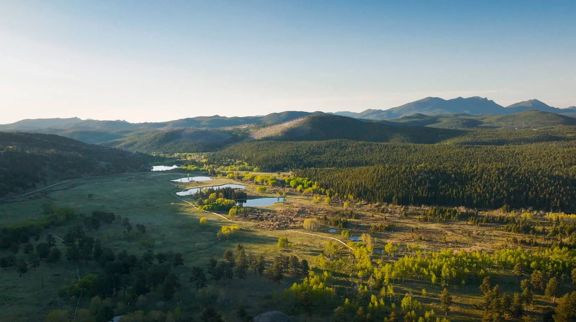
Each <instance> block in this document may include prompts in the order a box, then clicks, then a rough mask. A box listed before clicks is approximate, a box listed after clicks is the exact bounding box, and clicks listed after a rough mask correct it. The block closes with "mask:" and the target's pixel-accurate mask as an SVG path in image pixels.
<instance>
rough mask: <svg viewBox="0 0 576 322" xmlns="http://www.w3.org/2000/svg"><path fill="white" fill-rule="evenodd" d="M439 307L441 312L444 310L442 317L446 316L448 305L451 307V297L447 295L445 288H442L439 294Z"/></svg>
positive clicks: (448, 309) (448, 310)
mask: <svg viewBox="0 0 576 322" xmlns="http://www.w3.org/2000/svg"><path fill="white" fill-rule="evenodd" d="M440 305H441V306H442V310H444V315H446V316H448V312H450V305H452V296H451V295H450V293H448V289H447V288H444V289H443V290H442V293H440Z"/></svg>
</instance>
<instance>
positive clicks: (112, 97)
mask: <svg viewBox="0 0 576 322" xmlns="http://www.w3.org/2000/svg"><path fill="white" fill-rule="evenodd" d="M575 21H576V2H574V1H567V0H557V1H541V0H527V1H506V2H502V1H481V2H468V1H456V0H438V1H417V0H414V1H402V2H400V1H394V2H392V1H386V2H384V1H355V2H348V1H257V0H255V1H246V2H235V1H220V0H216V1H173V2H170V4H169V5H165V4H161V3H157V2H154V1H98V2H69V1H51V2H44V1H27V2H5V3H0V86H1V87H0V88H2V90H3V91H2V94H1V95H0V111H1V112H2V113H1V114H0V124H6V123H12V122H15V121H18V120H22V119H29V118H53V117H61V118H65V117H66V118H67V117H80V118H83V119H98V120H127V121H130V122H144V121H148V122H152V121H166V120H173V119H179V118H186V117H194V116H210V115H216V114H217V115H222V116H245V115H264V114H268V113H273V112H281V111H286V110H299V111H323V112H337V111H355V112H359V111H363V110H365V109H385V108H390V107H395V106H399V105H402V104H405V103H407V102H411V101H415V100H418V99H422V98H424V97H429V96H434V97H443V98H447V99H448V98H453V97H458V96H462V97H469V96H481V97H487V98H489V99H491V100H494V101H495V102H497V103H498V104H500V105H503V106H506V105H509V104H512V103H516V102H518V101H524V100H528V99H534V98H535V99H539V100H541V101H543V102H545V103H547V104H549V105H551V106H555V107H561V108H564V107H568V106H572V105H575V104H576V97H575V95H574V88H576V59H574V55H573V53H574V52H576V37H574V34H576V22H575Z"/></svg>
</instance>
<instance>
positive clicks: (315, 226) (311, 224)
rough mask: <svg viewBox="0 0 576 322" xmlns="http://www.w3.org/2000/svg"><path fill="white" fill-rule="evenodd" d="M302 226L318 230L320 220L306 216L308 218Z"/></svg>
mask: <svg viewBox="0 0 576 322" xmlns="http://www.w3.org/2000/svg"><path fill="white" fill-rule="evenodd" d="M302 226H303V227H304V229H306V230H310V231H316V230H317V229H318V226H319V225H318V221H317V220H316V219H313V218H306V219H304V223H303V225H302Z"/></svg>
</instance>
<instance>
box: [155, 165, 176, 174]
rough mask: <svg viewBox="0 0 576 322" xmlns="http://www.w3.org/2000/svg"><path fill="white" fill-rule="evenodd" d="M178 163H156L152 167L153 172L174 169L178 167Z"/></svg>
mask: <svg viewBox="0 0 576 322" xmlns="http://www.w3.org/2000/svg"><path fill="white" fill-rule="evenodd" d="M178 168H179V167H178V166H177V165H155V166H153V167H152V171H153V172H160V171H170V170H174V169H178Z"/></svg>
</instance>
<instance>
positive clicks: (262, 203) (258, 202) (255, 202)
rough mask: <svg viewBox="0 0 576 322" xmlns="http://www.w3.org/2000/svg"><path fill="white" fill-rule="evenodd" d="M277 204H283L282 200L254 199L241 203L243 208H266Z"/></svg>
mask: <svg viewBox="0 0 576 322" xmlns="http://www.w3.org/2000/svg"><path fill="white" fill-rule="evenodd" d="M277 202H284V198H254V199H248V200H246V201H245V202H242V203H241V204H242V206H244V207H268V206H272V205H273V204H275V203H277Z"/></svg>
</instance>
